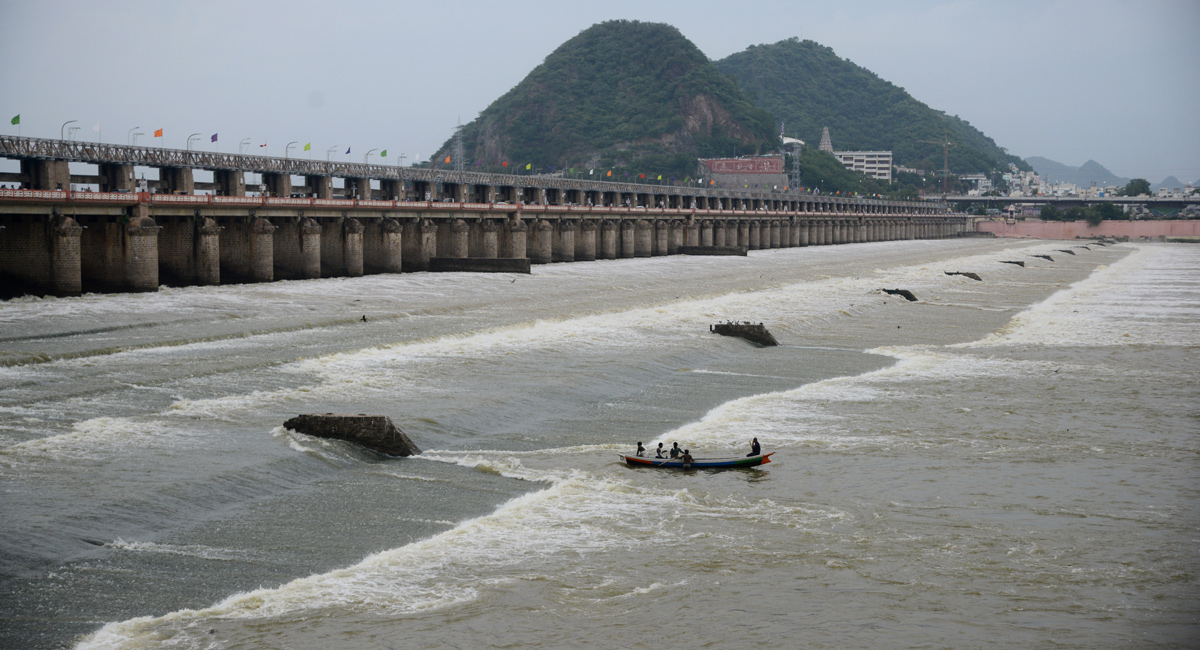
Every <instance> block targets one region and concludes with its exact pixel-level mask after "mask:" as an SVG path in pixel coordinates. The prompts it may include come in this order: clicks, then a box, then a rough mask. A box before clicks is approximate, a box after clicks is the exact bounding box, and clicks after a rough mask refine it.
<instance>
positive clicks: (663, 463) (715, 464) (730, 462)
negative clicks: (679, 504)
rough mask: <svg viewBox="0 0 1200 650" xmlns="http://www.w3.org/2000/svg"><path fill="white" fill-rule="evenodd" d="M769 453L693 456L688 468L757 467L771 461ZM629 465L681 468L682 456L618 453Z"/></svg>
mask: <svg viewBox="0 0 1200 650" xmlns="http://www.w3.org/2000/svg"><path fill="white" fill-rule="evenodd" d="M774 453H775V452H771V453H770V454H759V455H758V456H734V457H732V458H693V459H692V466H691V468H690V469H740V468H743V467H757V466H759V465H766V464H767V463H769V462H771V454H774ZM619 456H620V458H621V460H624V461H625V463H626V464H627V465H629V466H630V467H654V468H657V469H683V459H682V458H646V457H645V456H626V455H625V454H619Z"/></svg>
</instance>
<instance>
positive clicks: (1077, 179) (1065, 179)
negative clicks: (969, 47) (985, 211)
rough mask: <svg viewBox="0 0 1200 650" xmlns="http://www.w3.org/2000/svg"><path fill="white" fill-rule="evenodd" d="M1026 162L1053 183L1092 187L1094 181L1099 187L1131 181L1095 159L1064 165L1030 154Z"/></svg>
mask: <svg viewBox="0 0 1200 650" xmlns="http://www.w3.org/2000/svg"><path fill="white" fill-rule="evenodd" d="M1025 162H1027V163H1029V164H1030V165H1031V166H1032V167H1033V169H1034V171H1036V172H1037V173H1038V176H1041V177H1042V178H1043V179H1045V180H1047V181H1049V182H1051V183H1074V184H1075V185H1078V186H1080V187H1090V186H1091V185H1092V183H1093V182H1095V183H1096V185H1097V186H1098V187H1104V186H1108V185H1122V186H1123V185H1126V184H1127V183H1129V179H1128V178H1122V177H1120V176H1117V175H1116V174H1114V173H1112V172H1110V171H1108V169H1106V168H1105V167H1104V165H1101V164H1100V163H1098V162H1096V161H1095V160H1089V161H1087V162H1085V163H1083V164H1082V165H1080V166H1079V167H1072V166H1070V165H1064V164H1062V163H1060V162H1056V161H1053V160H1050V159H1049V158H1042V157H1040V156H1030V157H1028V158H1026V159H1025Z"/></svg>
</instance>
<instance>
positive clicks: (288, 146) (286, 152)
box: [283, 140, 299, 159]
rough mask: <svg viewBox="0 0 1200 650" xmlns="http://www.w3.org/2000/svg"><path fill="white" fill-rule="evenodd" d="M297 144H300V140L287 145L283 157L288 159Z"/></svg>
mask: <svg viewBox="0 0 1200 650" xmlns="http://www.w3.org/2000/svg"><path fill="white" fill-rule="evenodd" d="M297 142H299V140H292V141H291V142H289V143H287V146H286V147H284V148H283V157H284V158H285V159H286V158H287V157H288V152H289V151H291V150H292V145H294V144H296V143H297Z"/></svg>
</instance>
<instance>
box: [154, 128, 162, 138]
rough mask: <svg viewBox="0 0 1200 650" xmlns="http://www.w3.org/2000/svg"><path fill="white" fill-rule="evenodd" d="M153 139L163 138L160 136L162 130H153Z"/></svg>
mask: <svg viewBox="0 0 1200 650" xmlns="http://www.w3.org/2000/svg"><path fill="white" fill-rule="evenodd" d="M154 137H156V138H161V137H163V136H162V129H157V130H155V131H154Z"/></svg>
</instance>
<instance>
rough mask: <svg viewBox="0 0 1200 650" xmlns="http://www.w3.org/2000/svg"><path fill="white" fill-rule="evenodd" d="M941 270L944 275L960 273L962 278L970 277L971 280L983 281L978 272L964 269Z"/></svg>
mask: <svg viewBox="0 0 1200 650" xmlns="http://www.w3.org/2000/svg"><path fill="white" fill-rule="evenodd" d="M943 272H944V273H945V274H946V275H961V276H963V277H964V278H971V279H972V280H978V281H980V282H983V278H981V277H979V274H978V273H971V272H970V271H965V272H964V271H943Z"/></svg>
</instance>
